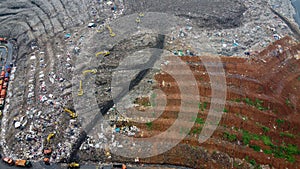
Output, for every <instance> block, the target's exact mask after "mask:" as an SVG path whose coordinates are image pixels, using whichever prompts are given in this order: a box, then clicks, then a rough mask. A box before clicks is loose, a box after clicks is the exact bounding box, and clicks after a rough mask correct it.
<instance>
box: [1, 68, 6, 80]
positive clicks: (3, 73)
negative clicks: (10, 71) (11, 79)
mask: <svg viewBox="0 0 300 169" xmlns="http://www.w3.org/2000/svg"><path fill="white" fill-rule="evenodd" d="M4 76H5V71H4V70H2V71H1V74H0V78H1V79H3V78H4Z"/></svg>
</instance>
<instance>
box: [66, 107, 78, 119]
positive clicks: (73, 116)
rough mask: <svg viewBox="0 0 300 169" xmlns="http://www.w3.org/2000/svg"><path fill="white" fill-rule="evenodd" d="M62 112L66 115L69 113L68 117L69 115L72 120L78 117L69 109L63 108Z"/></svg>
mask: <svg viewBox="0 0 300 169" xmlns="http://www.w3.org/2000/svg"><path fill="white" fill-rule="evenodd" d="M64 111H65V112H66V113H69V115H70V117H71V118H72V119H75V118H77V117H78V115H77V114H76V113H75V112H73V111H71V110H69V109H67V108H64Z"/></svg>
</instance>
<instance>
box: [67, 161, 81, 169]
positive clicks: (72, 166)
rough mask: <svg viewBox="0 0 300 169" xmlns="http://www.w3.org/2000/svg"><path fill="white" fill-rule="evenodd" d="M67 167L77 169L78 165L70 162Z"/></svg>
mask: <svg viewBox="0 0 300 169" xmlns="http://www.w3.org/2000/svg"><path fill="white" fill-rule="evenodd" d="M68 167H69V168H79V167H80V165H79V164H78V163H76V162H72V163H69V164H68Z"/></svg>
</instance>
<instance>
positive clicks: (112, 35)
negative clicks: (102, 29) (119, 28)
mask: <svg viewBox="0 0 300 169" xmlns="http://www.w3.org/2000/svg"><path fill="white" fill-rule="evenodd" d="M106 28H107V29H108V30H109V35H110V36H111V37H115V36H116V34H115V33H114V32H113V31H112V29H111V27H110V26H109V25H107V26H106Z"/></svg>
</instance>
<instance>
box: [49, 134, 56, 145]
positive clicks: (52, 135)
mask: <svg viewBox="0 0 300 169" xmlns="http://www.w3.org/2000/svg"><path fill="white" fill-rule="evenodd" d="M54 136H55V133H50V134H49V135H48V137H47V143H48V144H49V143H50V140H51V139H52V138H53V137H54Z"/></svg>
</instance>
